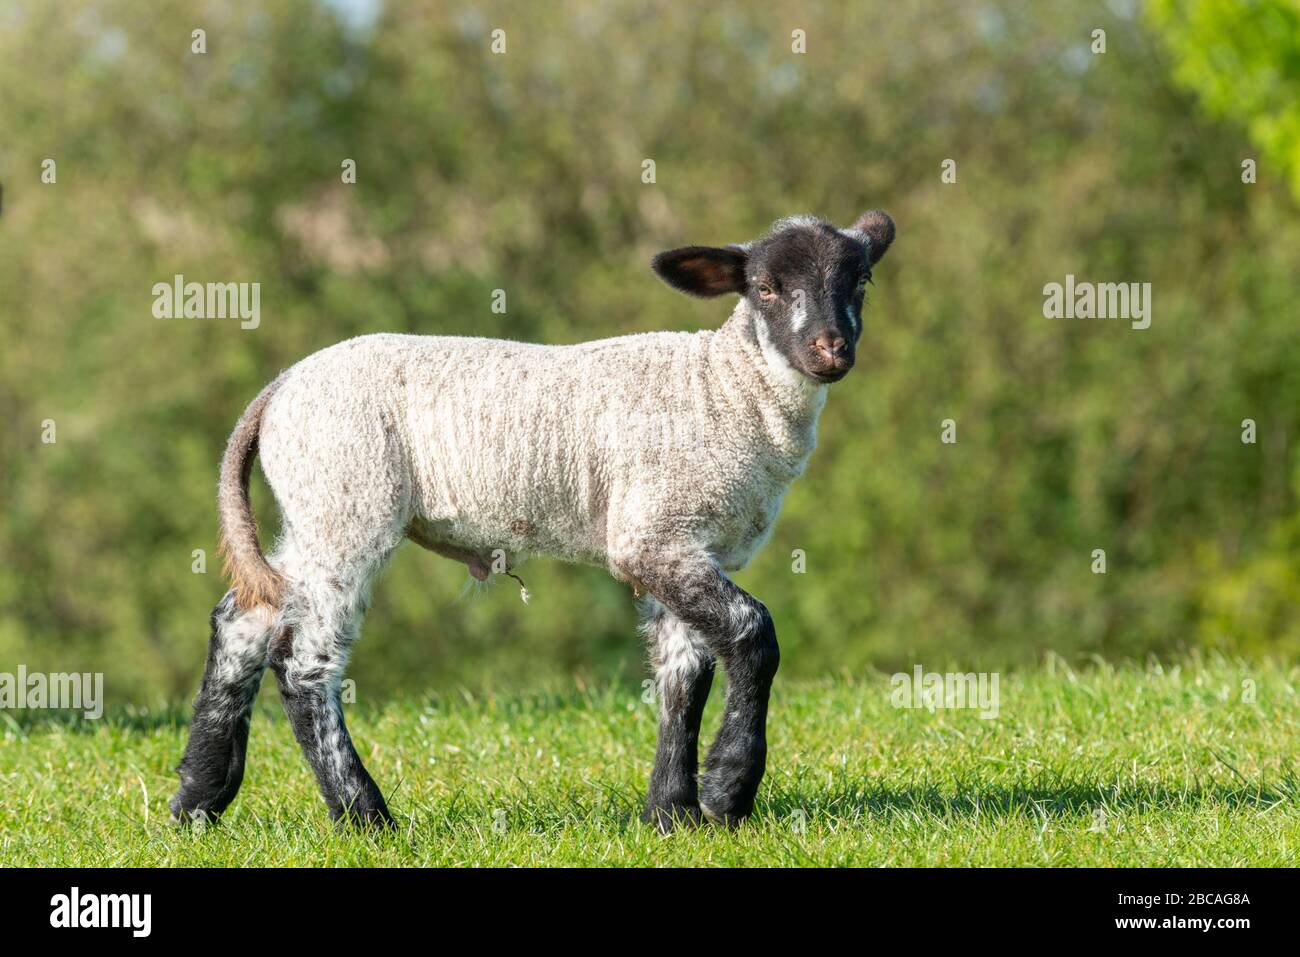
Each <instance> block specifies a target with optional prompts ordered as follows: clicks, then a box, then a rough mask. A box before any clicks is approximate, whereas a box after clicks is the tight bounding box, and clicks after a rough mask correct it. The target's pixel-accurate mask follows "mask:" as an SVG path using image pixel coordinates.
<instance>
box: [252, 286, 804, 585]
mask: <svg viewBox="0 0 1300 957" xmlns="http://www.w3.org/2000/svg"><path fill="white" fill-rule="evenodd" d="M766 339H767V337H766V335H764V330H763V328H762V323H761V320H759V319H758V318H757V316H756V314H755V313H754V312H753V311H752V310H751V309H750V308H749V306H748V304H747V303H746V302H745V301H744V300H743V299H742V300H741V301H740V303H739V304H738V305H737V307H736V309H735V311H734V312H733V313H732V316H731V318H730V319H729V320H728V321H727V322H726V323H725V324H724V325H723V327H722V328H721V329H719V330H717V331H708V332H698V333H693V334H691V333H669V332H657V333H648V334H644V335H635V336H624V337H620V338H616V339H605V340H601V341H597V342H588V343H582V344H579V345H572V346H542V345H533V344H528V343H520V342H512V341H503V340H492V339H481V338H456V337H443V336H408V335H387V334H383V335H371V336H362V337H360V338H357V339H351V340H348V341H346V342H342V343H339V344H338V345H336V346H332V347H330V348H328V349H325V350H323V351H321V352H318V353H316V354H315V355H312V356H309V357H308V358H306V359H304V360H303V361H302V362H300V363H298V364H297V365H296V366H294V367H293V368H292V369H290V370H289V371H288V372H287V373H286V374H285V376H284V377H283V381H282V383H281V384H280V386H279V388H278V389H277V390H276V392H275V393H274V395H273V396H272V397H271V400H270V403H269V405H268V406H267V408H266V413H265V417H264V419H263V421H262V428H261V437H260V457H261V461H262V467H263V470H264V472H265V473H266V476H267V478H268V480H269V482H270V484H271V487H272V489H273V490H274V491H275V494H276V498H277V500H278V502H279V504H280V507H281V510H282V512H283V517H284V527H285V531H286V536H287V538H288V540H289V541H288V542H287V543H286V544H285V545H284V546H283V547H282V549H281V552H282V553H285V554H288V553H292V554H293V555H294V556H295V561H294V562H293V563H292V564H293V565H294V566H296V567H294V568H285V569H284V570H285V572H286V574H289V575H291V576H292V577H293V578H297V579H299V580H301V579H302V578H303V577H304V576H309V575H310V574H311V572H312V571H313V570H314V571H316V572H318V573H322V574H326V575H329V574H337V573H339V572H340V571H346V570H347V569H350V568H354V567H356V566H357V565H358V563H361V564H362V565H364V566H367V567H372V566H373V565H374V563H377V562H381V561H382V560H383V559H384V558H385V557H386V556H387V555H388V553H389V552H390V551H391V550H392V548H393V547H394V546H395V545H396V544H397V543H398V542H399V541H400V540H401V538H402V537H403V535H406V534H410V535H411V537H412V538H415V539H416V540H418V541H419V542H420V543H421V544H423V545H425V546H426V547H431V548H433V549H434V550H436V551H439V552H440V553H442V554H445V555H448V556H449V557H453V558H456V559H457V560H460V561H463V562H466V564H468V565H469V566H470V568H471V571H473V570H474V569H475V567H476V566H475V563H478V565H477V567H478V568H480V569H482V568H495V570H498V571H500V570H503V569H502V568H500V567H495V566H494V564H493V563H494V559H498V558H501V557H502V556H504V558H505V560H506V562H507V566H506V567H509V566H511V565H514V564H516V563H517V562H518V561H519V559H520V558H522V557H523V556H524V555H527V554H531V553H540V554H548V555H554V556H557V557H560V558H563V559H566V560H571V561H582V562H591V563H596V564H601V565H605V566H607V567H609V568H610V569H611V570H612V571H613V572H614V573H615V574H616V575H620V568H621V567H625V566H626V563H628V562H630V561H632V560H634V559H637V558H647V557H653V556H654V555H655V554H656V553H662V552H664V551H667V550H671V551H673V552H678V553H680V552H682V551H688V552H689V551H694V552H698V553H700V554H706V555H709V556H711V557H712V558H714V559H715V560H716V561H717V562H718V564H719V565H721V566H722V567H723V568H725V569H728V570H734V569H736V568H739V567H741V566H743V565H744V564H745V563H746V562H748V561H749V559H750V558H751V556H752V555H753V554H754V552H755V551H756V550H757V549H758V547H759V546H760V545H761V544H762V543H763V542H764V541H765V540H766V538H767V536H768V534H769V533H770V531H771V528H772V524H773V522H774V521H775V518H776V515H777V512H778V510H779V508H780V504H781V500H782V497H783V496H784V494H785V491H786V489H787V487H788V486H789V484H790V482H791V481H793V480H794V479H795V478H796V477H797V476H798V475H799V474H800V473H801V472H802V471H803V469H804V465H805V463H806V461H807V458H808V455H809V454H810V453H811V451H812V449H813V446H814V445H815V442H816V426H817V418H818V416H819V414H820V412H821V408H822V406H823V404H824V402H825V393H826V387H825V386H822V385H818V384H816V383H813V382H812V381H810V380H808V379H806V378H804V377H803V376H801V375H799V374H798V373H796V372H795V371H794V370H793V369H792V368H791V367H790V366H789V364H788V363H787V362H786V361H785V360H784V358H783V357H782V356H781V355H780V353H778V352H776V350H775V349H774V348H772V347H771V345H770V343H768V342H767V341H766ZM620 577H621V576H620Z"/></svg>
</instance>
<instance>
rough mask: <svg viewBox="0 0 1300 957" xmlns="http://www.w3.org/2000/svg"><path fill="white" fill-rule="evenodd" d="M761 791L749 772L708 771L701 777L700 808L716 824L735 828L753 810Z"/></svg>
mask: <svg viewBox="0 0 1300 957" xmlns="http://www.w3.org/2000/svg"><path fill="white" fill-rule="evenodd" d="M757 791H758V782H757V781H753V780H751V778H750V776H749V775H739V776H737V775H724V774H723V773H721V769H718V770H715V771H711V772H708V773H706V774H705V775H704V777H702V778H701V779H700V811H701V812H702V813H703V814H704V816H705V817H706V818H707V819H708V820H709V822H710V823H712V824H720V825H723V826H724V827H735V826H736V825H738V824H739V823H740V822H741V821H743V820H745V818H747V817H749V815H750V814H751V813H752V812H753V810H754V795H755V793H756V792H757Z"/></svg>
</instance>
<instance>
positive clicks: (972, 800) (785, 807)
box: [755, 772, 1300, 822]
mask: <svg viewBox="0 0 1300 957" xmlns="http://www.w3.org/2000/svg"><path fill="white" fill-rule="evenodd" d="M1279 804H1281V805H1290V806H1293V807H1296V808H1300V778H1297V777H1296V776H1295V775H1294V774H1292V773H1290V772H1288V773H1286V774H1284V775H1282V777H1281V778H1280V779H1279V780H1277V781H1275V782H1264V781H1262V780H1261V781H1256V782H1250V781H1243V782H1241V783H1238V784H1231V785H1229V784H1213V785H1205V784H1191V783H1189V785H1188V786H1186V787H1182V788H1178V787H1169V786H1166V785H1158V784H1149V785H1143V784H1138V785H1130V786H1121V787H1115V786H1113V785H1109V784H1100V783H1088V782H1081V781H1080V782H1071V781H1062V782H1059V783H1056V784H1051V785H1046V784H1045V785H1010V786H997V787H988V786H987V785H979V786H973V787H971V788H969V789H964V788H962V787H961V785H960V784H959V783H958V784H954V785H953V786H952V788H951V790H941V789H940V788H938V787H935V786H933V785H926V786H921V787H902V788H893V787H873V786H870V785H868V786H865V787H860V788H848V787H846V788H842V789H838V790H836V791H831V792H821V793H813V794H802V795H801V794H799V793H797V791H796V790H795V789H790V790H786V791H782V792H778V793H774V794H771V795H769V796H768V798H767V800H766V801H760V804H759V807H758V808H757V810H756V812H755V817H756V818H757V819H759V820H761V819H762V818H764V817H767V818H776V819H781V818H795V817H799V816H801V815H802V816H803V817H805V818H807V819H809V820H814V821H815V820H839V821H845V822H851V821H854V820H857V819H860V818H867V819H870V818H879V819H889V818H893V817H906V818H917V817H930V818H947V819H954V818H956V819H977V818H985V817H987V818H1009V817H1016V816H1024V817H1028V818H1044V817H1045V818H1053V819H1064V818H1078V817H1085V816H1088V815H1092V814H1095V813H1096V811H1097V810H1098V809H1099V808H1100V809H1103V810H1105V811H1106V812H1131V811H1169V810H1173V809H1177V808H1189V809H1190V808H1195V807H1202V806H1214V807H1225V808H1234V809H1236V808H1257V809H1261V810H1263V809H1267V808H1271V807H1274V806H1277V805H1279Z"/></svg>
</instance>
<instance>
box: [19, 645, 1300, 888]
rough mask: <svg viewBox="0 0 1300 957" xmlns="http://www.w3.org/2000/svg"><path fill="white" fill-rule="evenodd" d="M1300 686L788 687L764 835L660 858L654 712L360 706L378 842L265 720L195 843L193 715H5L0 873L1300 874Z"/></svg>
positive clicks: (1048, 674) (536, 702)
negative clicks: (319, 788) (960, 693)
mask: <svg viewBox="0 0 1300 957" xmlns="http://www.w3.org/2000/svg"><path fill="white" fill-rule="evenodd" d="M1298 678H1300V671H1297V670H1296V669H1286V668H1283V667H1280V666H1278V665H1276V664H1273V665H1257V664H1243V663H1240V662H1229V661H1222V660H1218V661H1196V660H1194V661H1189V662H1185V663H1183V664H1182V665H1179V666H1164V667H1163V668H1159V667H1154V666H1153V667H1146V668H1141V667H1136V666H1130V667H1121V668H1112V667H1109V666H1102V665H1098V666H1091V667H1089V668H1087V669H1084V670H1080V671H1072V670H1070V669H1068V668H1066V667H1065V666H1064V665H1062V664H1059V663H1058V664H1056V665H1055V666H1054V667H1045V668H1043V669H1042V670H1038V671H1031V672H1023V673H1019V674H1006V675H1002V676H1001V683H1000V697H1001V708H1000V712H1001V713H1000V715H999V717H998V718H997V719H995V720H984V719H981V718H980V717H978V716H977V714H976V713H975V712H973V711H942V710H941V711H936V712H933V713H931V712H929V711H926V710H908V709H899V708H895V707H893V706H892V705H891V703H890V685H889V679H888V677H887V676H883V675H881V676H872V677H870V678H863V679H858V680H847V679H841V680H836V681H827V682H825V683H814V684H807V683H805V684H796V683H793V682H784V681H782V680H781V679H780V678H779V677H778V679H777V687H776V691H775V693H774V700H773V709H772V717H771V721H770V735H769V758H768V775H767V778H766V780H765V782H764V785H763V788H762V790H761V791H760V793H759V804H758V807H757V809H756V812H755V816H754V817H753V818H752V819H751V821H750V822H749V823H748V824H746V825H745V826H743V827H742V828H740V829H738V830H735V831H732V832H727V831H724V830H721V829H718V828H712V827H710V828H705V829H703V830H701V831H696V832H684V833H675V834H672V835H669V836H666V837H664V836H661V835H659V834H657V833H655V832H653V831H651V830H650V829H649V828H647V827H645V826H643V825H642V824H640V823H639V821H638V820H637V817H636V816H637V812H638V811H639V810H640V805H641V800H642V792H643V789H644V787H645V784H646V779H647V776H648V774H649V770H650V762H651V758H652V755H653V749H654V732H655V718H654V710H653V706H652V705H650V704H647V703H645V702H643V701H642V700H641V695H640V693H639V690H638V689H621V688H606V689H602V690H598V691H591V690H583V689H579V688H570V689H566V690H561V691H554V692H549V693H545V694H535V695H521V696H511V697H504V696H503V697H486V698H482V697H480V698H474V697H471V696H469V695H460V696H451V697H440V698H429V699H426V700H422V701H395V702H390V703H388V704H386V705H384V706H382V707H378V706H376V707H374V708H369V707H364V706H349V714H350V718H349V720H350V724H351V727H352V729H353V733H354V737H355V738H356V740H357V744H358V750H359V751H360V753H361V755H362V757H363V759H364V760H365V761H366V764H367V766H368V767H369V769H370V771H371V773H372V774H373V775H374V777H375V779H376V780H377V781H378V782H379V784H380V786H381V787H382V788H383V789H384V791H385V793H386V794H387V795H388V796H389V801H390V804H391V805H392V807H393V809H394V811H395V812H396V813H397V815H398V817H399V819H400V821H401V825H402V826H401V830H400V832H399V833H396V834H391V835H385V836H380V837H377V838H376V837H367V836H364V835H357V834H347V833H338V832H336V831H335V830H334V829H333V828H332V827H331V826H330V824H329V822H328V819H327V817H326V813H325V808H324V805H323V803H322V802H321V801H320V799H319V798H318V796H317V793H316V787H315V782H314V780H313V778H312V776H311V774H310V772H309V771H308V769H307V766H306V764H305V763H304V761H303V760H302V758H301V757H300V755H299V753H298V749H297V746H296V745H295V743H294V741H293V738H292V735H291V733H290V730H289V727H288V725H287V723H286V722H285V720H284V719H283V717H282V716H281V715H280V714H279V713H277V712H276V711H275V710H273V708H272V705H274V704H275V702H274V699H273V698H271V697H267V696H264V697H263V699H262V702H261V704H260V705H259V710H258V713H257V715H256V716H255V718H254V722H253V732H252V739H251V743H250V746H249V758H248V774H247V776H246V777H245V780H244V788H243V791H242V793H241V794H240V796H239V798H238V799H237V800H236V802H235V803H234V805H232V807H231V809H230V811H229V812H228V813H227V815H226V817H225V819H224V820H223V821H222V822H221V823H220V824H219V825H217V826H209V827H206V828H202V829H196V830H192V831H188V832H185V831H179V830H177V829H175V828H173V827H172V826H171V824H170V823H169V822H168V819H167V808H166V801H167V799H168V797H169V796H170V795H171V793H172V790H173V788H174V785H175V782H176V778H175V775H174V774H173V773H172V768H173V767H174V765H175V764H176V762H177V760H178V759H179V757H180V754H181V750H182V748H183V745H184V741H185V730H186V729H185V720H186V718H187V715H188V709H187V708H185V707H176V708H172V709H165V710H162V711H159V712H141V713H129V714H120V715H117V716H115V717H113V716H110V717H109V718H107V719H105V720H102V721H97V722H84V721H83V722H76V721H69V720H66V719H59V718H36V719H32V718H31V717H30V715H31V714H32V713H30V712H0V728H2V729H3V738H2V739H0V741H2V743H0V779H2V783H0V865H4V866H14V865H91V866H99V865H126V866H159V865H163V866H166V865H191V866H192V865H223V866H255V865H327V866H338V865H344V866H346V865H458V866H461V865H494V866H510V865H638V866H641V865H649V866H681V865H778V866H779V865H828V864H845V865H940V866H951V865H1030V866H1035V865H1149V866H1164V865H1211V864H1212V865H1295V864H1296V863H1297V862H1300V774H1298V772H1297V766H1296V752H1297V746H1298V744H1300V736H1298V735H1297V730H1298V720H1300V699H1298V698H1297V693H1296V688H1297V679H1298ZM719 690H720V689H719V688H715V693H714V695H713V700H712V701H711V702H710V709H709V714H708V716H707V718H706V721H707V725H706V728H707V729H712V728H713V727H715V726H716V722H717V719H718V715H719V701H720V698H721V695H720V694H718V691H719ZM1252 698H1253V700H1252Z"/></svg>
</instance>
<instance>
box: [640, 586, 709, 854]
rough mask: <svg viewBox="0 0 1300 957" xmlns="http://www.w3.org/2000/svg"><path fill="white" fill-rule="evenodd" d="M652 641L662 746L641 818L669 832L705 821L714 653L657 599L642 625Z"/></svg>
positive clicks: (701, 637)
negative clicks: (702, 792)
mask: <svg viewBox="0 0 1300 957" xmlns="http://www.w3.org/2000/svg"><path fill="white" fill-rule="evenodd" d="M642 631H643V632H644V634H645V636H646V638H647V640H648V641H649V642H650V651H651V657H652V660H653V662H654V668H655V685H656V689H657V691H658V698H659V745H658V749H657V750H656V752H655V766H654V771H653V772H652V773H651V775H650V794H649V798H648V799H647V801H646V809H645V813H644V814H643V815H642V816H641V819H642V820H643V821H645V822H646V823H647V824H654V825H655V826H656V827H658V828H659V830H661V831H663V832H665V833H666V832H668V831H670V830H672V829H673V828H674V827H676V826H679V825H683V824H685V825H695V824H698V823H699V822H700V799H699V788H698V785H697V782H696V773H697V771H698V765H699V743H700V719H701V718H702V717H703V716H704V705H705V703H706V702H707V701H708V698H709V688H710V687H711V686H712V684H713V661H714V659H713V653H712V651H710V650H709V647H708V644H707V642H706V641H705V640H704V637H703V636H702V635H700V634H699V633H698V632H696V631H695V630H694V629H692V628H691V627H690V626H689V625H687V624H686V623H685V622H683V621H681V620H680V619H679V618H677V617H676V616H675V615H673V613H672V612H670V611H668V609H666V608H665V607H664V606H663V605H661V604H659V603H658V602H657V601H653V600H650V601H648V602H647V603H646V608H645V618H644V623H643V625H642Z"/></svg>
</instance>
